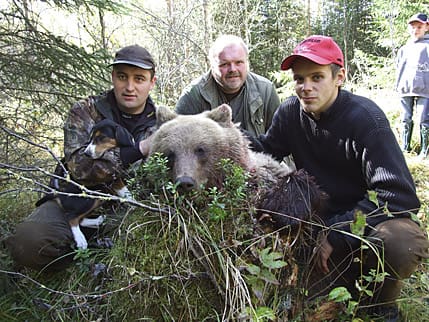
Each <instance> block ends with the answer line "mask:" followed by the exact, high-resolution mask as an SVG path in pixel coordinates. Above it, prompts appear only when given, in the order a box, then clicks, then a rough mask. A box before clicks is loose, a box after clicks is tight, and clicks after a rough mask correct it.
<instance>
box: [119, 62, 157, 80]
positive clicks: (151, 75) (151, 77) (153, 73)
mask: <svg viewBox="0 0 429 322" xmlns="http://www.w3.org/2000/svg"><path fill="white" fill-rule="evenodd" d="M118 65H129V66H133V67H136V66H134V65H130V64H116V65H113V66H112V67H113V69H114V70H117V67H118ZM145 70H148V71H149V72H150V79H151V80H152V79H153V77H154V76H155V71H154V70H153V69H145Z"/></svg>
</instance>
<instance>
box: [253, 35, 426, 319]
mask: <svg viewBox="0 0 429 322" xmlns="http://www.w3.org/2000/svg"><path fill="white" fill-rule="evenodd" d="M281 69H282V70H288V69H291V70H292V73H293V79H294V81H295V92H296V96H293V97H290V98H288V99H287V100H286V101H285V102H283V103H282V104H281V105H280V107H279V109H278V111H277V113H276V114H275V116H274V119H273V122H272V125H271V127H270V128H269V129H268V131H267V133H266V134H265V135H262V136H260V137H259V138H258V139H259V140H258V142H256V143H255V144H254V146H258V143H259V147H260V148H261V149H262V150H263V151H265V152H267V153H270V154H272V155H273V156H274V157H276V158H278V159H280V160H281V159H283V158H284V157H285V156H292V157H293V160H294V161H295V164H296V167H297V168H298V169H305V170H306V171H308V172H309V174H310V175H312V176H314V178H315V179H316V181H317V183H318V184H319V185H320V188H321V189H322V190H323V191H325V192H326V193H327V194H328V196H329V198H328V200H327V201H326V205H325V207H324V210H323V211H322V212H321V213H319V214H317V215H318V216H319V217H320V220H321V221H320V225H314V227H315V228H314V231H315V233H316V234H317V236H318V238H317V241H314V245H313V246H314V249H313V251H312V256H311V257H312V259H311V263H313V264H314V265H308V266H307V267H309V272H308V273H309V284H308V285H307V287H306V289H307V290H308V292H309V294H310V299H312V298H315V297H317V296H319V295H323V294H326V292H328V291H330V290H332V289H333V288H335V287H338V286H344V287H346V288H347V289H348V291H349V292H350V293H351V294H352V296H353V297H354V300H359V301H360V303H359V304H361V305H362V304H368V303H370V304H374V306H373V307H372V308H371V310H370V311H369V312H368V313H370V314H373V315H374V316H378V317H381V318H383V319H384V320H385V321H396V319H397V318H398V308H397V306H396V303H395V300H396V299H397V297H398V296H399V293H400V291H401V280H402V279H404V278H407V277H409V276H410V275H411V274H412V273H413V272H414V270H415V269H416V266H417V265H418V263H419V262H420V260H421V259H422V258H428V257H429V254H428V247H429V243H428V240H427V237H426V236H425V234H424V233H423V231H422V230H421V229H420V227H419V225H418V223H416V222H415V221H414V220H413V219H414V218H415V214H416V213H417V212H418V210H419V208H420V202H419V199H418V198H417V195H416V189H415V185H414V182H413V178H412V177H411V174H410V172H409V169H408V167H407V164H406V162H405V159H404V156H403V154H402V151H401V149H400V147H399V145H398V143H397V140H396V138H395V136H394V134H393V132H392V130H391V128H390V125H389V121H388V120H387V118H386V116H385V114H384V113H383V111H382V110H381V109H380V108H379V107H378V106H377V105H376V104H375V103H374V102H373V101H371V100H369V99H367V98H365V97H361V96H358V95H354V94H352V93H350V92H348V91H346V90H343V89H342V88H341V85H342V84H343V82H344V81H345V78H346V76H345V75H346V74H345V69H344V58H343V53H342V51H341V49H340V48H339V46H338V45H337V44H336V43H335V42H334V40H333V39H332V38H330V37H326V36H311V37H309V38H307V39H305V40H304V41H302V42H301V43H300V44H299V45H298V46H297V47H296V48H295V49H294V51H293V54H292V55H291V56H289V57H287V58H286V59H285V60H284V61H283V62H282V64H281ZM358 216H360V217H358ZM356 218H363V219H364V221H363V224H364V225H362V227H363V228H364V229H363V231H362V232H363V235H362V236H361V237H359V236H357V235H355V234H353V233H352V231H353V232H355V230H352V228H351V227H353V225H352V223H353V222H354V221H356V220H357V219H356ZM361 222H362V221H361ZM316 234H315V235H316ZM363 245H365V246H364V247H363ZM371 270H374V271H373V272H378V273H379V275H378V276H377V277H378V278H380V276H381V278H382V279H383V274H382V273H384V272H385V273H387V275H386V276H385V277H384V280H383V282H381V283H377V284H372V283H369V282H367V280H366V279H365V278H371V273H370V272H371ZM373 277H374V276H373ZM356 285H359V287H361V290H362V289H364V288H366V289H367V290H368V292H363V291H359V289H358V288H357V287H356ZM369 292H373V296H369V298H368V299H367V302H365V301H363V300H362V298H363V297H365V296H366V295H368V294H369ZM361 296H363V297H361Z"/></svg>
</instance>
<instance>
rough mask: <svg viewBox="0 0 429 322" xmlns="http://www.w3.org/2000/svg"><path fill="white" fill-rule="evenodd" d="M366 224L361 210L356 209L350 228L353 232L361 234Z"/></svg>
mask: <svg viewBox="0 0 429 322" xmlns="http://www.w3.org/2000/svg"><path fill="white" fill-rule="evenodd" d="M365 226H366V216H365V215H364V214H363V213H362V211H360V210H358V211H356V212H355V215H354V221H353V222H352V223H351V224H350V229H351V231H352V233H353V234H355V235H357V236H363V235H364V232H365Z"/></svg>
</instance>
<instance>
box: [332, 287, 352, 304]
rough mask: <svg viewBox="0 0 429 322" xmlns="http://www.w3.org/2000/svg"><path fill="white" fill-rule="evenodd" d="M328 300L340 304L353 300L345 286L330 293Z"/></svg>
mask: <svg viewBox="0 0 429 322" xmlns="http://www.w3.org/2000/svg"><path fill="white" fill-rule="evenodd" d="M328 298H329V299H330V300H331V301H334V302H337V303H340V302H345V301H347V300H350V299H351V298H352V296H351V294H350V292H349V291H348V290H347V289H346V288H345V287H343V286H340V287H336V288H334V289H333V290H332V291H331V292H329V296H328Z"/></svg>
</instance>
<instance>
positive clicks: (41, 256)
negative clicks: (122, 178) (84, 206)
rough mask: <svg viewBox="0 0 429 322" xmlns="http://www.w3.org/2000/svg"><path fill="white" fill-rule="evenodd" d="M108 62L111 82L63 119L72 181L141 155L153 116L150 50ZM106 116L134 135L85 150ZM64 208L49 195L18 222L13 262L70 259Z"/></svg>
mask: <svg viewBox="0 0 429 322" xmlns="http://www.w3.org/2000/svg"><path fill="white" fill-rule="evenodd" d="M109 66H112V84H113V88H112V89H110V90H108V91H106V92H105V93H103V94H102V95H99V96H90V97H88V98H86V99H83V100H81V101H78V102H77V103H75V104H74V105H73V107H72V108H71V110H70V112H69V115H68V117H67V119H66V121H65V124H64V154H65V161H64V166H65V168H66V169H67V170H68V172H69V175H70V176H71V179H72V180H73V181H76V182H78V183H80V184H83V185H85V186H87V187H88V188H91V187H93V186H97V185H100V184H105V183H108V182H111V181H112V180H113V179H114V178H115V176H117V175H118V169H121V170H126V169H127V168H128V167H129V166H130V165H131V164H132V163H134V162H136V161H138V160H140V159H142V158H143V155H142V153H141V152H140V148H139V147H140V142H142V141H143V140H144V139H145V138H146V136H147V135H148V134H150V132H151V129H152V128H153V126H154V125H155V122H156V119H155V105H154V103H153V101H152V99H151V98H150V96H149V93H150V91H151V90H152V89H153V88H154V86H155V82H156V76H155V62H154V60H153V58H152V56H151V55H150V53H149V52H148V51H147V50H146V49H145V48H143V47H140V46H138V45H132V46H127V47H124V48H122V49H120V50H119V51H118V52H117V53H116V55H115V58H114V60H113V62H112V63H111V64H110V65H109ZM105 119H109V120H111V121H113V122H114V123H116V124H117V126H119V127H122V128H124V129H126V131H128V132H129V133H130V134H131V135H132V137H133V138H134V141H133V142H132V141H131V139H130V144H127V145H125V146H121V147H117V148H114V149H112V150H109V151H107V152H105V153H104V154H103V155H102V157H100V158H99V159H93V158H91V157H89V156H88V155H86V154H85V153H84V150H85V148H86V146H87V145H88V141H89V137H90V133H91V130H92V128H93V126H94V125H96V124H97V123H99V122H100V121H102V120H105ZM58 168H59V169H61V167H58ZM100 171H102V172H103V173H104V175H103V176H102V178H101V177H100V175H99V173H100ZM61 183H62V181H61V180H60V184H61ZM64 211H66V210H65V209H62V208H61V207H60V206H59V205H58V204H57V203H56V202H55V201H54V200H48V201H46V202H44V203H42V204H41V205H39V206H38V207H37V208H36V209H35V210H34V211H33V213H32V214H31V215H30V216H29V217H28V218H27V219H26V221H24V222H23V223H20V224H18V226H17V229H16V233H15V234H14V235H13V236H11V237H10V238H8V240H7V241H6V244H7V245H8V248H9V249H10V250H11V255H12V257H13V258H14V260H15V261H16V262H17V264H19V265H23V266H27V267H31V268H34V269H37V270H59V269H62V268H64V267H65V266H67V265H68V264H69V263H70V262H71V260H72V256H73V253H72V250H73V248H74V240H73V235H72V232H71V230H70V226H69V224H68V222H67V220H66V219H65V216H64Z"/></svg>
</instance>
